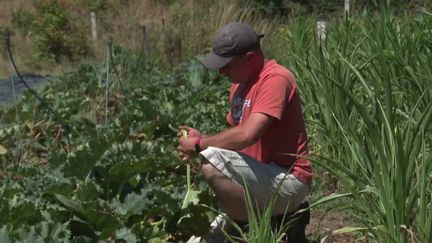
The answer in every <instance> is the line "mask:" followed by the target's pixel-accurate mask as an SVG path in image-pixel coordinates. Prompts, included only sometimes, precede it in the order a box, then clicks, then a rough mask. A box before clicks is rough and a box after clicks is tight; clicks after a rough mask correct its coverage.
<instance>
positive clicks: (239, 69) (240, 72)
mask: <svg viewBox="0 0 432 243" xmlns="http://www.w3.org/2000/svg"><path fill="white" fill-rule="evenodd" d="M247 68H248V67H247V60H246V56H245V55H241V56H235V57H234V58H233V59H232V60H231V61H230V62H229V63H228V64H227V65H225V66H223V67H222V68H221V69H219V73H220V74H222V75H225V76H227V77H228V78H229V79H230V80H231V82H233V83H246V82H247V81H248V79H249V78H248V75H247V73H248V70H247Z"/></svg>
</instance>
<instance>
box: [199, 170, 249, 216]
mask: <svg viewBox="0 0 432 243" xmlns="http://www.w3.org/2000/svg"><path fill="white" fill-rule="evenodd" d="M202 173H203V175H204V178H205V179H206V181H207V183H208V184H209V185H210V187H211V188H212V189H213V191H214V193H215V194H216V198H217V200H218V202H219V204H220V206H221V207H222V209H223V210H224V211H225V213H226V214H227V215H228V216H230V217H231V218H233V219H236V220H241V221H247V220H248V214H247V209H246V204H245V197H244V190H243V187H242V186H240V185H239V184H237V183H236V182H234V181H232V180H230V179H228V178H227V177H226V176H225V175H223V174H222V173H221V172H220V171H219V170H218V169H216V168H215V167H214V166H213V165H212V164H210V163H203V165H202Z"/></svg>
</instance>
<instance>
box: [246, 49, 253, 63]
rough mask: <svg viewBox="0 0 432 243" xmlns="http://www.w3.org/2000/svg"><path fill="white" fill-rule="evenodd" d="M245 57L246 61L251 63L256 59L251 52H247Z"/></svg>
mask: <svg viewBox="0 0 432 243" xmlns="http://www.w3.org/2000/svg"><path fill="white" fill-rule="evenodd" d="M245 57H246V60H247V61H251V60H253V59H254V58H255V57H256V53H255V52H253V51H248V52H246V54H245Z"/></svg>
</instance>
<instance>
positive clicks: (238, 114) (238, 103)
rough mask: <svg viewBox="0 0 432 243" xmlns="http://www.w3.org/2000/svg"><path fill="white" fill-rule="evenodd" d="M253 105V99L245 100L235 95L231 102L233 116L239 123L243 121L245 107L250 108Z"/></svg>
mask: <svg viewBox="0 0 432 243" xmlns="http://www.w3.org/2000/svg"><path fill="white" fill-rule="evenodd" d="M250 106H251V100H250V99H247V100H244V99H243V98H241V97H234V98H233V100H232V104H231V116H232V119H233V121H234V122H235V123H236V124H239V123H241V122H242V118H243V111H244V109H245V108H248V107H250Z"/></svg>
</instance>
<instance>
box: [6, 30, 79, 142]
mask: <svg viewBox="0 0 432 243" xmlns="http://www.w3.org/2000/svg"><path fill="white" fill-rule="evenodd" d="M10 36H11V34H10V32H5V33H4V39H5V43H6V50H7V54H8V58H9V61H10V63H11V64H12V67H13V68H14V70H15V73H16V74H17V76H18V77H19V79H20V81H21V82H22V83H23V84H24V86H25V87H26V88H27V90H28V91H29V92H30V93H31V94H32V95H33V96H34V97H35V98H36V99H37V100H38V101H39V102H40V103H41V105H42V108H44V109H46V110H47V111H48V112H49V113H51V114H52V115H53V116H54V119H55V120H57V121H58V122H59V123H60V128H61V129H62V130H63V131H64V132H65V135H66V138H67V143H68V149H69V147H70V138H69V134H70V132H71V128H70V126H68V125H67V124H66V123H65V122H64V121H63V119H62V118H61V117H60V115H59V114H58V113H57V112H56V111H55V110H53V109H52V108H51V107H50V106H49V104H48V102H47V101H46V100H45V99H43V98H42V97H41V96H39V94H38V93H37V92H36V90H34V89H32V88H31V87H30V86H29V85H28V84H27V82H26V81H25V80H24V78H23V77H22V76H21V73H20V72H19V71H18V68H17V66H16V64H15V61H14V59H13V56H12V50H11V45H10Z"/></svg>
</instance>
